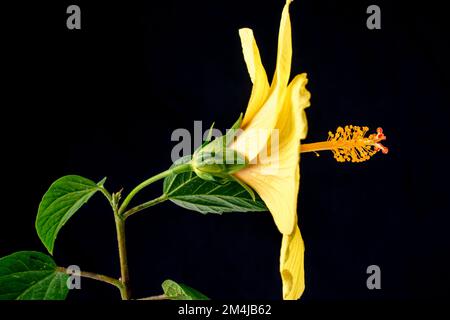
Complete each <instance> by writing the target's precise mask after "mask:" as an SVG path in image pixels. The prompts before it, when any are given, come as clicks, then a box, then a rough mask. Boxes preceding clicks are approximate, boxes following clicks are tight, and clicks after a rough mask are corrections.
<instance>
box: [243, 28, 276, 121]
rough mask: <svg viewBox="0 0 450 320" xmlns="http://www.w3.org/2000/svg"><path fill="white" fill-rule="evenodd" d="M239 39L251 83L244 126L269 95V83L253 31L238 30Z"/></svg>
mask: <svg viewBox="0 0 450 320" xmlns="http://www.w3.org/2000/svg"><path fill="white" fill-rule="evenodd" d="M239 36H240V38H241V44H242V52H243V54H244V60H245V63H246V64H247V69H248V73H249V74H250V79H251V80H252V83H253V88H252V94H251V96H250V100H249V102H248V106H247V111H246V112H245V117H244V120H243V122H242V125H243V126H245V125H246V124H247V123H248V122H249V121H250V120H251V119H253V117H254V116H255V114H256V113H257V112H258V110H259V109H260V108H261V106H262V105H263V104H264V101H265V100H266V99H267V96H268V94H269V88H270V86H269V81H268V80H267V74H266V70H264V66H263V64H262V62H261V57H260V55H259V50H258V46H257V44H256V40H255V38H254V36H253V31H252V30H251V29H248V28H243V29H240V30H239Z"/></svg>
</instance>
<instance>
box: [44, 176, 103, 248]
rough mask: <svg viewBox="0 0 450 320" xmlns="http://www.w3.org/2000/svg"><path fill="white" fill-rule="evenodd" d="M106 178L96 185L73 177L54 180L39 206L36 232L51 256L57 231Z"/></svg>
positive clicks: (78, 177) (98, 188)
mask: <svg viewBox="0 0 450 320" xmlns="http://www.w3.org/2000/svg"><path fill="white" fill-rule="evenodd" d="M105 180H106V178H105V179H103V180H102V181H100V182H99V183H98V184H96V183H95V182H93V181H91V180H89V179H86V178H83V177H80V176H75V175H70V176H65V177H62V178H60V179H58V180H56V181H55V182H54V183H53V184H52V185H51V186H50V188H49V189H48V191H47V192H46V193H45V195H44V197H43V198H42V200H41V203H40V204H39V210H38V214H37V217H36V231H37V233H38V235H39V238H40V239H41V241H42V243H43V244H44V246H45V247H46V248H47V250H48V252H50V253H51V254H53V248H54V245H55V240H56V237H57V235H58V232H59V230H61V228H62V227H63V226H64V224H65V223H66V222H67V221H68V220H69V219H70V218H71V217H72V216H73V214H74V213H75V212H76V211H77V210H78V209H80V207H81V206H82V205H83V204H85V203H86V202H87V201H88V200H89V199H90V198H91V197H92V196H93V195H94V194H95V193H96V192H97V191H99V190H100V189H101V188H102V187H103V184H104V182H105Z"/></svg>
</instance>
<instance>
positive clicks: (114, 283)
mask: <svg viewBox="0 0 450 320" xmlns="http://www.w3.org/2000/svg"><path fill="white" fill-rule="evenodd" d="M57 270H58V272H62V273H67V269H66V268H63V267H58V268H57ZM80 276H81V277H83V278H89V279H93V280H97V281H101V282H105V283H107V284H110V285H112V286H115V287H116V288H118V289H119V290H122V287H123V285H122V282H120V281H119V280H117V279H114V278H111V277H108V276H105V275H103V274H98V273H94V272H87V271H81V272H80Z"/></svg>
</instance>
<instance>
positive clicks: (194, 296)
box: [162, 280, 209, 300]
mask: <svg viewBox="0 0 450 320" xmlns="http://www.w3.org/2000/svg"><path fill="white" fill-rule="evenodd" d="M162 288H163V291H164V294H165V295H166V296H167V297H168V298H169V299H170V300H209V298H208V297H207V296H205V295H204V294H203V293H201V292H198V291H197V290H195V289H193V288H191V287H189V286H187V285H185V284H182V283H176V282H175V281H173V280H166V281H164V282H163V283H162Z"/></svg>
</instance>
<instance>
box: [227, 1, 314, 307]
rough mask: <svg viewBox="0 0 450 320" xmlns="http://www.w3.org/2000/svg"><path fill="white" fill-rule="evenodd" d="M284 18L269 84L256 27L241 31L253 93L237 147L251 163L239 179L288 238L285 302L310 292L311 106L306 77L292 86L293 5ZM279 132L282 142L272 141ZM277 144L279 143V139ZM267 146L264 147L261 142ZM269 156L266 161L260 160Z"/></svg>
mask: <svg viewBox="0 0 450 320" xmlns="http://www.w3.org/2000/svg"><path fill="white" fill-rule="evenodd" d="M291 2H292V0H287V1H286V4H285V6H284V8H283V12H282V15H281V23H280V30H279V36H278V52H277V61H276V70H275V74H274V77H273V80H272V83H271V84H270V85H269V83H268V80H267V75H266V72H265V69H264V67H263V64H262V62H261V58H260V55H259V50H258V47H257V45H256V41H255V39H254V36H253V32H252V30H251V29H247V28H245V29H240V30H239V35H240V38H241V43H242V48H243V53H244V59H245V62H246V64H247V68H248V72H249V74H250V78H251V80H252V82H253V89H252V93H251V97H250V101H249V103H248V107H247V111H246V113H245V116H244V119H243V121H242V124H241V129H242V132H241V134H240V135H238V136H237V138H236V141H235V142H234V143H232V144H231V145H230V148H231V149H234V150H236V151H237V152H239V153H240V154H242V155H244V156H245V157H246V159H247V160H248V162H249V164H248V165H247V166H246V167H245V168H244V169H242V170H239V171H238V172H236V173H234V175H235V176H236V177H237V178H238V179H239V180H240V181H242V182H244V183H245V184H247V185H249V186H250V187H251V188H253V189H254V190H255V191H256V192H257V193H258V194H259V196H260V197H261V199H262V200H263V201H264V203H265V204H266V206H267V208H268V209H269V210H270V212H271V214H272V216H273V219H274V221H275V224H276V225H277V227H278V229H279V231H280V232H281V233H282V234H283V240H282V246H281V254H280V273H281V277H282V282H283V298H284V299H298V298H299V297H300V296H301V295H302V293H303V290H304V288H305V281H304V263H303V261H304V259H303V256H304V244H303V239H302V237H301V234H300V229H299V227H298V225H297V196H298V191H299V180H300V169H299V161H300V155H299V143H300V139H304V138H305V137H306V132H307V121H306V115H305V112H304V109H305V108H306V107H308V106H309V105H310V103H309V99H310V93H309V92H308V90H307V89H306V88H305V85H306V84H307V82H308V80H307V77H306V74H305V73H303V74H300V75H297V76H296V77H295V78H294V79H293V80H292V81H291V82H290V83H289V79H290V73H291V58H292V42H291V24H290V18H289V4H290V3H291ZM275 132H276V139H272V138H273V135H274V133H275ZM274 140H277V141H274ZM261 142H262V143H261ZM271 143H277V146H276V147H277V150H276V151H275V152H277V156H276V157H274V156H273V154H269V156H268V157H266V156H265V155H266V154H267V149H269V150H272V148H271V147H272V146H271V145H270V144H271ZM262 153H264V156H265V157H264V159H260V158H259V157H260V156H261V154H262Z"/></svg>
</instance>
